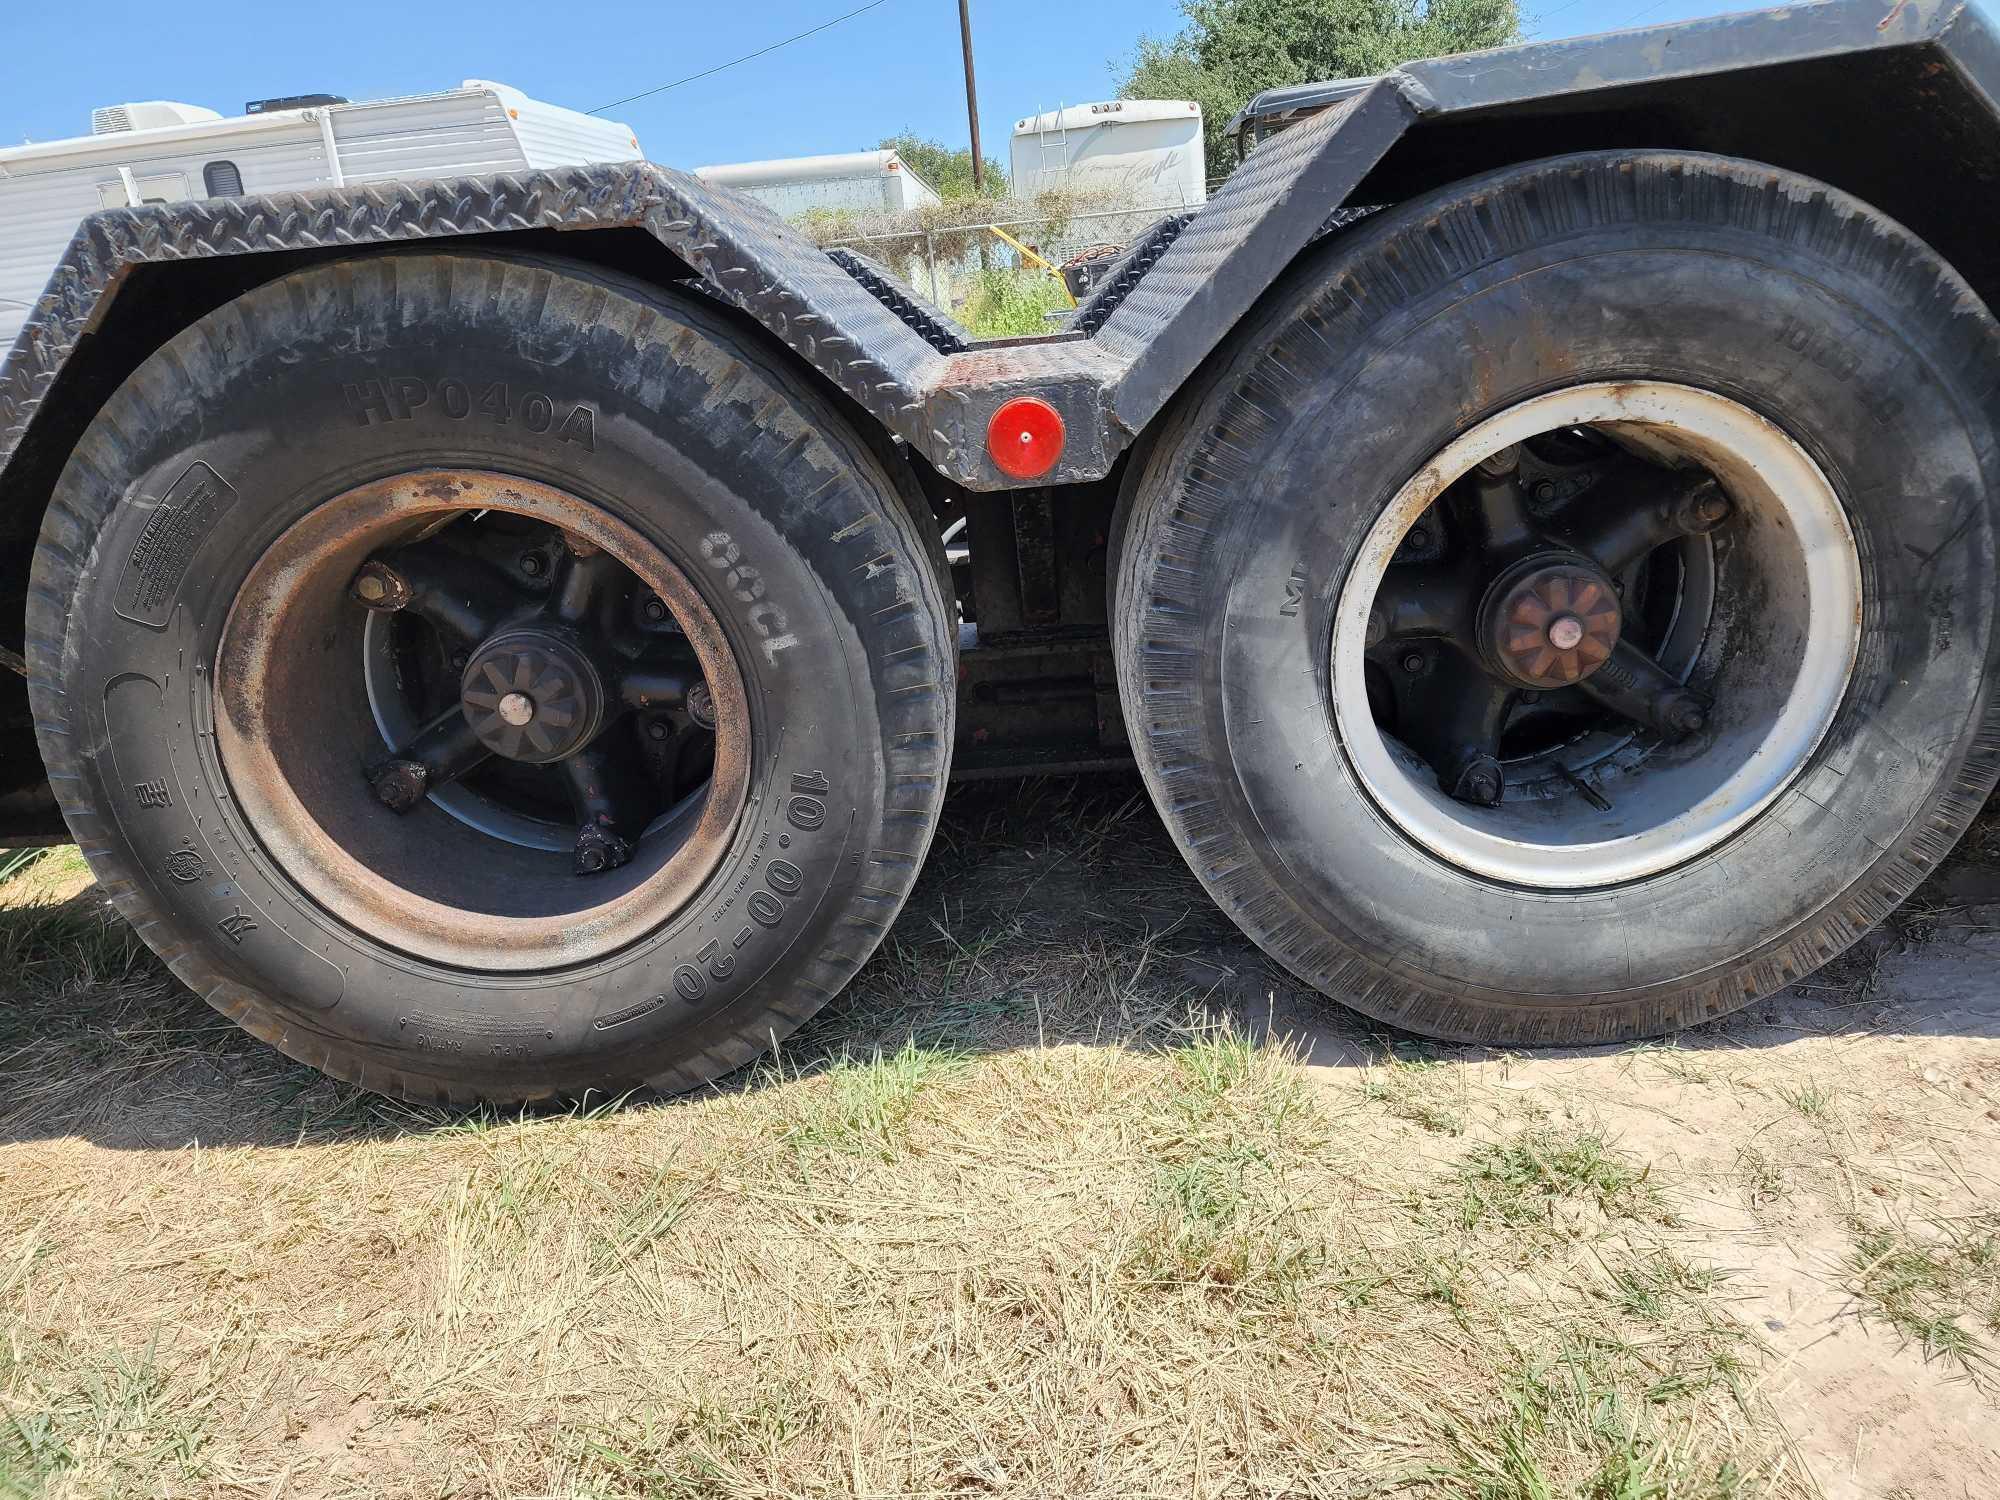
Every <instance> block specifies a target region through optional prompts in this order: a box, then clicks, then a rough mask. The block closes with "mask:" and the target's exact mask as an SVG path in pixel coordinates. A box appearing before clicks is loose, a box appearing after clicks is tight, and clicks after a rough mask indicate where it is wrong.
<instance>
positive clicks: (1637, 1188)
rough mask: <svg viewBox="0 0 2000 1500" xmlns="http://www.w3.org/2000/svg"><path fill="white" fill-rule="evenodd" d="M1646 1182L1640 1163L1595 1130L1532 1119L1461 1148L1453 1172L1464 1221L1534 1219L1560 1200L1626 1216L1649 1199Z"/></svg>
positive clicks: (1521, 1222) (1542, 1218)
mask: <svg viewBox="0 0 2000 1500" xmlns="http://www.w3.org/2000/svg"><path fill="white" fill-rule="evenodd" d="M1645 1182H1646V1173H1645V1171H1643V1170H1642V1169H1640V1168H1637V1167H1634V1166H1633V1165H1632V1163H1631V1162H1630V1161H1628V1160H1627V1159H1626V1158H1625V1157H1623V1156H1621V1155H1620V1154H1619V1153H1617V1152H1616V1151H1614V1150H1612V1148H1611V1147H1610V1145H1609V1144H1608V1143H1607V1142H1606V1141H1605V1139H1604V1137H1603V1136H1601V1135H1598V1134H1597V1133H1596V1132H1595V1131H1574V1132H1565V1131H1561V1130H1557V1129H1554V1128H1552V1127H1549V1126H1537V1127H1535V1128H1533V1129H1530V1130H1524V1131H1521V1132H1520V1133H1519V1134H1517V1135H1513V1136H1509V1137H1508V1138H1507V1139H1506V1140H1504V1141H1487V1142H1482V1143H1480V1144H1479V1145H1478V1146H1476V1147H1474V1148H1473V1150H1472V1151H1471V1152H1470V1153H1469V1154H1468V1155H1467V1157H1466V1159H1465V1161H1464V1162H1463V1163H1462V1164H1461V1166H1460V1168H1459V1172H1458V1187H1459V1221H1460V1223H1461V1224H1462V1225H1463V1226H1464V1227H1465V1228H1467V1229H1474V1228H1477V1227H1479V1226H1480V1225H1482V1224H1485V1223H1487V1222H1489V1221H1494V1222H1498V1223H1500V1224H1505V1225H1509V1226H1514V1227H1521V1226H1525V1225H1531V1224H1539V1223H1544V1222H1547V1221H1549V1220H1550V1219H1551V1218H1552V1217H1553V1215H1554V1212H1555V1208H1556V1205H1558V1204H1559V1203H1565V1202H1567V1203H1576V1204H1592V1205H1595V1206H1596V1207H1597V1208H1598V1209H1599V1210H1601V1211H1602V1212H1603V1213H1604V1215H1605V1216H1606V1217H1609V1218H1619V1217H1631V1216H1634V1215H1636V1214H1638V1213H1639V1212H1641V1210H1642V1209H1643V1208H1644V1207H1645V1206H1646V1205H1647V1199H1648V1195H1647V1193H1646V1191H1645Z"/></svg>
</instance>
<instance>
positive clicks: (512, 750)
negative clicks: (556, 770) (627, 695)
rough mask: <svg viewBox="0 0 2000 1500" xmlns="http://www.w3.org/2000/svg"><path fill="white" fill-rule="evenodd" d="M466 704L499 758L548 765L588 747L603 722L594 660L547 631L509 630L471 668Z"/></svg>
mask: <svg viewBox="0 0 2000 1500" xmlns="http://www.w3.org/2000/svg"><path fill="white" fill-rule="evenodd" d="M459 699H460V702H461V704H462V705H463V706H464V709H465V718H466V722H467V723H469V724H470V725H471V726H472V730H473V733H475V734H477V735H478V736H479V738H480V740H481V741H482V742H483V743H484V744H485V745H486V747H487V748H488V749H489V750H491V751H492V752H493V753H494V754H495V755H504V756H506V757H507V758H508V759H509V760H519V761H526V762H528V763H529V764H531V765H543V764H546V763H548V762H550V761H557V760H561V759H563V758H564V757H565V756H567V755H570V754H572V753H573V752H575V751H577V750H579V749H581V748H582V747H583V746H584V745H586V744H588V743H589V742H590V740H591V739H592V738H593V737H594V736H595V735H596V733H597V730H598V726H599V724H600V723H601V722H602V720H603V717H604V685H603V683H602V682H601V681H600V680H599V678H598V674H597V669H596V668H594V667H593V666H591V664H590V659H589V658H588V657H587V656H585V655H584V654H583V652H582V651H580V650H578V649H577V648H576V647H575V646H574V645H572V644H570V642H568V641H566V640H564V639H563V638H562V637H561V636H558V635H555V634H553V633H551V632H549V631H544V630H508V631H502V632H501V633H500V634H499V635H496V636H494V637H493V638H492V639H491V640H489V641H487V642H486V644H485V645H483V646H481V647H480V648H479V650H478V651H477V652H476V653H475V654H474V655H473V658H472V660H471V661H469V662H467V663H466V667H465V677H464V680H463V683H462V685H461V687H460V693H459Z"/></svg>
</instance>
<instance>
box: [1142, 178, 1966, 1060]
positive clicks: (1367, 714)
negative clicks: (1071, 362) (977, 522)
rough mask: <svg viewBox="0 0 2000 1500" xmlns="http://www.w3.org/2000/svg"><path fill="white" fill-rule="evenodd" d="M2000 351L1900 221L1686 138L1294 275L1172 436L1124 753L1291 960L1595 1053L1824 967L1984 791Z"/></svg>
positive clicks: (1943, 846)
mask: <svg viewBox="0 0 2000 1500" xmlns="http://www.w3.org/2000/svg"><path fill="white" fill-rule="evenodd" d="M1996 373H2000V337H1996V328H1995V324H1994V320H1993V318H1992V317H1991V316H1990V315H1989V313H1988V311H1987V310H1986V308H1985V307H1984V306H1983V305H1982V304H1981V302H1980V301H1979V299H1978V298H1977V297H1976V296H1975V295H1974V294H1973V293H1972V291H1971V290H1970V289H1969V288H1968V287H1967V286H1966V284H1965V283H1964V282H1963V281H1962V280H1961V279H1960V278H1959V277H1958V276H1957V275H1956V274H1955V273H1954V272H1952V271H1951V270H1950V269H1949V268H1948V267H1947V266H1946V265H1944V264H1943V263H1942V262H1941V261H1940V260H1939V259H1938V257H1937V256H1936V255H1935V254H1934V253H1932V252H1931V251H1930V250H1929V249H1928V248H1927V247H1926V246H1925V245H1923V244H1922V243H1920V242H1919V241H1918V240H1917V239H1916V238H1915V237H1913V236H1912V235H1911V234H1910V233H1909V232H1908V231H1907V230H1905V229H1903V228H1901V227H1900V226H1898V225H1897V224H1895V223H1893V222H1891V221H1890V220H1888V219H1887V218H1885V217H1884V216H1883V215H1881V214H1880V213H1878V212H1876V211H1875V210H1873V209H1871V208H1869V207H1868V206H1866V205H1865V204H1862V203H1859V202H1857V201H1856V200H1854V199H1853V198H1850V197H1848V196H1847V195H1845V194H1843V193H1841V192H1838V191H1836V190H1834V189H1832V188H1829V187H1827V186H1825V185H1823V184H1820V183H1816V182H1811V181H1808V180H1806V179H1804V178H1801V177H1799V176H1797V175H1795V174H1792V173H1789V172H1784V171H1779V170H1776V169H1773V168H1769V167H1764V166H1759V165H1755V164H1752V163H1748V162H1742V161H1734V160H1728V159H1723V158H1718V157H1712V156H1700V155H1691V154H1681V153H1674V154H1664V153H1645V152H1603V153H1592V154H1588V155H1578V156H1571V157H1565V158H1560V159H1556V160H1551V161H1544V162H1538V163H1533V164H1528V165H1523V166H1517V167H1512V168H1509V169H1506V170H1504V171H1499V172H1495V173H1493V174H1491V175H1488V176H1483V177H1480V178H1478V179H1475V180H1471V181H1467V182H1464V183H1460V184H1457V185H1454V186H1452V187H1449V188H1446V189H1443V190H1441V191H1438V192H1436V193H1433V194H1432V195H1430V196H1428V197H1426V198H1424V199H1421V200H1419V201H1414V202H1411V203H1408V204H1405V205H1402V206H1401V207H1399V208H1397V209H1395V210H1393V211H1390V212H1386V213H1383V214H1380V215H1379V216H1377V217H1376V218H1374V219H1373V220H1372V221H1370V222H1368V223H1366V224H1364V225H1361V226H1360V227H1358V228H1355V229H1353V230H1351V231H1350V232H1349V233H1348V234H1346V235H1344V236H1342V237H1341V238H1339V239H1337V240H1335V241H1334V242H1332V243H1331V244H1330V245H1328V246H1326V247H1325V248H1324V249H1322V250H1318V251H1315V252H1313V253H1311V254H1310V255H1309V256H1308V257H1307V258H1306V259H1305V260H1304V262H1303V263H1301V264H1299V265H1297V266H1295V267H1294V268H1293V270H1292V271H1291V272H1290V273H1288V276H1287V278H1286V279H1285V280H1284V281H1283V282H1282V283H1281V284H1280V285H1279V286H1278V287H1276V288H1274V290H1273V292H1272V294H1271V295H1270V296H1269V297H1268V298H1267V299H1266V301H1265V302H1264V303H1263V304H1262V305H1261V306H1260V309H1259V311H1258V313H1257V314H1256V315H1255V316H1254V317H1253V319H1252V320H1251V322H1250V323H1249V324H1248V325H1247V326H1246V327H1245V329H1243V330H1242V332H1241V336H1240V337H1238V338H1237V339H1236V340H1235V342H1234V343H1233V344H1232V345H1231V346H1230V349H1229V351H1228V352H1227V354H1226V355H1225V356H1224V357H1222V358H1221V359H1219V360H1218V361H1217V362H1215V363H1213V364H1211V366H1210V367H1208V369H1207V370H1206V371H1205V372H1204V373H1203V375H1202V376H1200V377H1199V378H1198V380H1197V381H1196V382H1195V383H1193V384H1192V385H1191V387H1190V389H1189V390H1188V391H1186V392H1185V393H1183V398H1182V399H1181V401H1180V404H1179V405H1178V406H1177V407H1176V408H1175V409H1174V410H1173V411H1172V412H1171V413H1170V414H1169V417H1168V419H1167V424H1166V425H1165V427H1164V428H1163V430H1162V431H1161V433H1160V436H1159V440H1158V444H1157V447H1156V448H1155V449H1154V451H1153V453H1152V455H1151V458H1150V461H1149V462H1148V464H1147V466H1146V469H1145V472H1144V474H1143V475H1142V476H1140V478H1139V480H1138V481H1137V483H1136V484H1135V486H1134V494H1133V502H1132V507H1131V515H1130V517H1129V523H1128V532H1127V535H1126V539H1125V542H1124V546H1123V549H1122V556H1121V558H1120V559H1119V562H1118V586H1117V589H1116V592H1115V598H1116V600H1117V605H1116V609H1115V618H1114V623H1113V630H1114V640H1115V649H1116V652H1117V660H1118V668H1119V672H1120V686H1121V692H1122V695H1123V702H1124V707H1125V713H1126V717H1127V719H1128V721H1129V724H1130V730H1131V734H1132V739H1133V743H1134V746H1135V748H1136V751H1137V755H1138V759H1139V764H1140V767H1141V769H1142V771H1143V772H1144V775H1145V778H1146V781H1147V784H1148V786H1149V787H1150V789H1151V792H1152V795H1153V799H1154V801H1155V803H1156V805H1157V806H1158V808H1159V810H1160V813H1161V815H1162V817H1163V818H1164V819H1165V820H1166V822H1167V825H1168V827H1169V828H1170V829H1171V830H1172V833H1173V835H1174V837H1175V839H1176V840H1177V841H1178V843H1179V845H1180V847H1181V849H1182V851H1183V852H1184V854H1185V855H1186V857H1187V859H1188V862H1189V864H1190V865H1191V866H1192V867H1193V869H1194V871H1195V873H1196V875H1197V876H1199V877H1200V879H1201V880H1202V882H1203V883H1204V884H1205V885H1206V886H1207V888H1208V890H1209V891H1210V892H1211V894H1212V895H1213V896H1214V897H1215V899H1216V900H1217V901H1218V902H1219V903H1220V904H1221V905H1222V907H1223V908H1224V909H1225V910H1226V911H1228V912H1229V914H1230V915H1231V916H1232V917H1233V918H1234V919H1235V920H1236V922H1237V923H1238V924H1239V925H1240V926H1241V927H1242V928H1243V930H1244V931H1245V932H1246V933H1248V934H1249V935H1250V936H1251V937H1252V938H1253V939H1255V940H1256V942H1257V943H1258V944H1259V945H1260V946H1262V947H1263V948H1264V950H1265V951H1266V952H1267V953H1269V954H1270V955H1271V956H1272V957H1273V958H1275V959H1276V960H1278V961H1279V962H1280V963H1282V964H1283V965H1285V966H1286V967H1287V968H1288V969H1290V970H1291V971H1292V972H1293V973H1295V974H1297V975H1298V976H1299V977H1300V978H1302V979H1303V980H1305V981H1306V982H1308V983H1310V984H1312V985H1314V986H1315V987H1317V988H1318V989H1320V990H1321V991H1323V992H1324V993H1325V994H1327V995H1329V996H1331V997H1332V998H1334V999H1336V1000H1338V1001H1340V1002H1342V1003H1343V1004H1345V1005H1348V1006H1351V1007H1353V1008H1354V1009H1356V1010H1359V1011H1361V1012H1363V1013H1365V1014H1366V1015H1368V1016H1371V1017H1374V1018H1376V1019H1378V1020H1381V1021H1384V1022H1388V1023H1392V1024H1394V1025H1396V1026H1399V1027H1402V1028H1406V1029H1408V1030H1410V1031H1414V1032H1418V1033H1422V1034H1424V1035H1427V1036H1432V1037H1438V1038H1444V1039H1451V1040H1458V1041H1474V1042H1486V1043H1493V1044H1499V1045H1516V1044H1540V1043H1551V1044H1552V1043H1580V1042H1608V1041H1615V1040H1620V1039H1626V1038H1633V1037H1642V1036H1651V1035H1656V1034H1659V1033H1663V1032H1666V1031H1669V1030H1672V1029H1675V1028H1679V1027H1685V1026H1689V1025H1692V1024H1695V1023H1698V1022H1702V1021H1706V1020H1709V1019H1711V1018H1713V1017H1716V1016H1720V1015H1724V1014H1726V1013H1728V1012H1730V1011H1732V1010H1735V1009H1736V1008H1738V1007H1739V1006H1742V1005H1745V1004H1747V1003H1748V1002H1750V1001H1752V1000H1754V999H1756V998H1757V997H1759V996H1762V995H1765V994H1768V993H1770V992H1772V991H1774V990H1777V989H1779V988H1780V987H1782V986H1784V985H1786V984H1788V983H1790V982H1792V981H1794V980H1796V979H1798V978H1800V977H1801V976H1803V975H1805V974H1808V973H1810V972H1811V971H1812V970H1814V969H1816V968H1817V967H1819V966H1820V965H1821V964H1823V963H1825V962H1826V961H1827V960H1828V959H1830V958H1832V957H1833V956H1834V955H1836V954H1837V953H1839V952H1840V951H1841V950H1842V949H1844V948H1846V947H1847V946H1848V945H1849V944H1851V943H1852V942H1854V941H1855V939H1856V938H1858V937H1859V936H1860V935H1861V934H1862V933H1864V932H1865V931H1867V930H1868V928H1870V927H1871V926H1872V925H1874V924H1875V923H1876V922H1878V921H1880V920H1881V919H1882V918H1883V917H1884V916H1885V915H1887V914H1888V913H1889V912H1890V911H1891V910H1892V909H1893V908H1894V907H1895V906H1896V905H1897V903H1898V902H1900V901H1901V900H1902V899H1903V898H1904V897H1905V896H1907V895H1908V894H1909V892H1910V891H1911V889H1912V888H1913V887H1914V886H1915V885H1916V884H1917V882H1918V881H1919V880H1921V879H1922V878H1923V877H1924V875H1925V874H1926V873H1927V872H1928V871H1929V870H1930V869H1931V868H1932V867H1933V866H1934V865H1935V864H1936V863H1937V861H1938V860H1939V858H1940V857H1942V856H1943V855H1944V854H1945V852H1946V851H1947V850H1949V849H1950V848H1951V846H1952V844H1953V843H1954V841H1955V840H1956V839H1957V838H1958V836H1959V834H1960V833H1961V832H1962V831H1963V830H1964V828H1965V826H1966V824H1967V823H1968V822H1969V821H1970V820H1971V818H1972V817H1973V816H1974V815H1975V814H1976V813H1977V812H1978V810H1979V808H1980V806H1981V804H1982V803H1983V801H1984V799H1985V798H1986V795H1987V793H1988V792H1989V791H1990V790H1991V789H1992V787H1993V784H1994V780H1995V775H1996V771H2000V718H1997V717H1996V713H1995V708H1994V705H1993V702H1992V697H1991V692H1992V683H1993V673H1994V666H1995V651H1996V632H1995V629H1994V507H1995V496H1996V493H2000V488H1997V487H1996V481H2000V459H1996V441H1995V440H1996V433H1995V413H1996V411H2000V404H1996V401H1995V385H1996Z"/></svg>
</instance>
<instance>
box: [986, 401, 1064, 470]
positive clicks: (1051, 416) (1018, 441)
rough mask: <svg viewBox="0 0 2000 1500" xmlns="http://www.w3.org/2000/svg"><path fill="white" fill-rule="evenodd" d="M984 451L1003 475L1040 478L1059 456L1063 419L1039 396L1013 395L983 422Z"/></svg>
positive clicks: (1051, 467) (1061, 446)
mask: <svg viewBox="0 0 2000 1500" xmlns="http://www.w3.org/2000/svg"><path fill="white" fill-rule="evenodd" d="M986 451H987V452H988V453H990V454H992V455H993V466H994V467H995V468H997V469H998V470H999V471H1000V472H1001V473H1002V474H1006V475H1009V476H1011V477H1012V478H1015V479H1039V478H1041V477H1042V475H1044V474H1046V473H1048V472H1049V470H1051V469H1053V468H1054V467H1055V466H1056V460H1057V459H1059V458H1061V457H1062V451H1063V419H1062V418H1061V417H1060V416H1058V415H1057V414H1056V409H1055V408H1054V407H1053V406H1051V405H1049V403H1048V402H1046V401H1043V400H1041V399H1039V398H1038V397H1035V396H1016V397H1015V398H1014V399H1013V400H1012V401H1006V402H1002V403H1001V406H1000V409H999V410H998V411H996V412H995V413H993V420H992V421H991V422H988V423H987V424H986Z"/></svg>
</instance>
